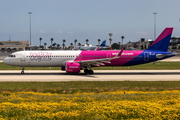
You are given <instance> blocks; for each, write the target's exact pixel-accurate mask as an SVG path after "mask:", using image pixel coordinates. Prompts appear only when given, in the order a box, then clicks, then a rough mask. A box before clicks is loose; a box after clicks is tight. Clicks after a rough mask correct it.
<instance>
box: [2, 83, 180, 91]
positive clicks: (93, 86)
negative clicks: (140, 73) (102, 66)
mask: <svg viewBox="0 0 180 120" xmlns="http://www.w3.org/2000/svg"><path fill="white" fill-rule="evenodd" d="M117 90H121V91H124V90H133V91H163V90H180V81H103V82H101V81H75V82H0V92H2V91H10V92H22V91H26V92H27V91H33V92H42V93H47V92H50V93H58V94H74V93H76V92H80V93H82V92H94V93H100V92H104V91H106V92H111V91H117Z"/></svg>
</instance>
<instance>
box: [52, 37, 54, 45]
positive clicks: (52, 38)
mask: <svg viewBox="0 0 180 120" xmlns="http://www.w3.org/2000/svg"><path fill="white" fill-rule="evenodd" d="M53 40H54V39H53V38H51V46H52V43H53Z"/></svg>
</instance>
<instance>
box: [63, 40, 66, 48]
mask: <svg viewBox="0 0 180 120" xmlns="http://www.w3.org/2000/svg"><path fill="white" fill-rule="evenodd" d="M65 42H66V40H65V39H63V49H64V46H65V44H64V43H65Z"/></svg>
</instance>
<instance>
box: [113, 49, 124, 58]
mask: <svg viewBox="0 0 180 120" xmlns="http://www.w3.org/2000/svg"><path fill="white" fill-rule="evenodd" d="M124 49H125V47H123V48H122V50H121V51H120V52H119V53H118V54H117V55H116V56H115V57H114V58H119V57H120V56H121V54H122V52H123V50H124Z"/></svg>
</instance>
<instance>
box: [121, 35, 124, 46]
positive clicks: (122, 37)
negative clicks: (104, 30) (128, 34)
mask: <svg viewBox="0 0 180 120" xmlns="http://www.w3.org/2000/svg"><path fill="white" fill-rule="evenodd" d="M121 39H122V45H123V39H124V36H121Z"/></svg>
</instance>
